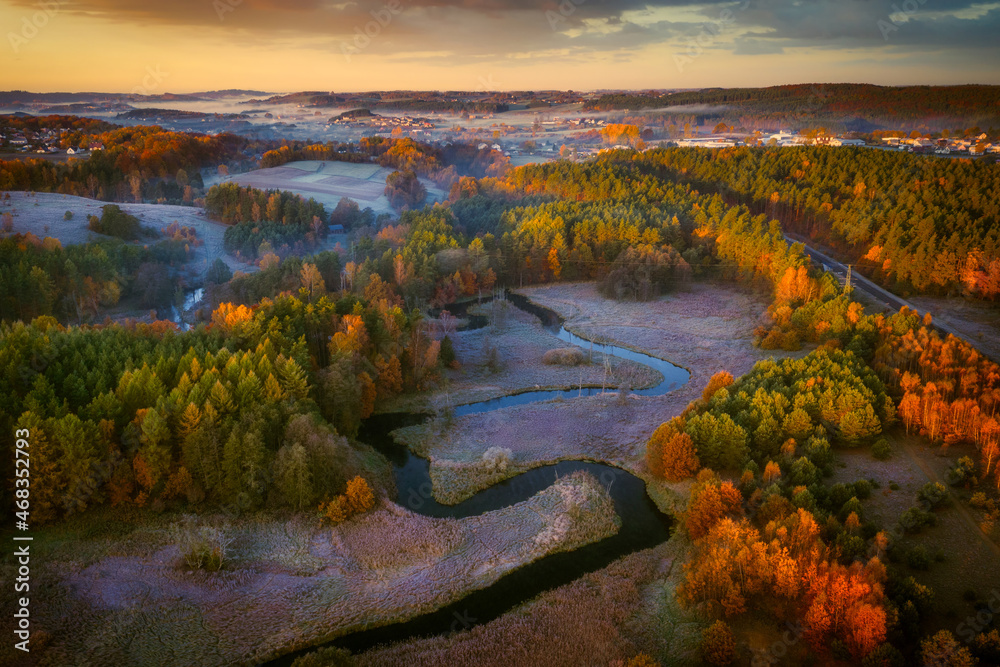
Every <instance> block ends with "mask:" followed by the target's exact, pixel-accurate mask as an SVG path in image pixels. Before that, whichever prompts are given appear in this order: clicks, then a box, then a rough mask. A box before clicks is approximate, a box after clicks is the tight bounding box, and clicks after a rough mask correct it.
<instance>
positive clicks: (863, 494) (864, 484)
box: [854, 479, 872, 500]
mask: <svg viewBox="0 0 1000 667" xmlns="http://www.w3.org/2000/svg"><path fill="white" fill-rule="evenodd" d="M871 495H872V483H871V482H869V481H868V480H867V479H859V480H858V481H856V482H855V483H854V496H855V497H856V498H860V499H861V500H868V498H870V497H871Z"/></svg>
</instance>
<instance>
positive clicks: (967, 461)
mask: <svg viewBox="0 0 1000 667" xmlns="http://www.w3.org/2000/svg"><path fill="white" fill-rule="evenodd" d="M975 475H976V462H975V461H973V460H972V459H971V458H969V457H968V456H963V457H962V458H960V459H959V460H958V461H956V462H955V465H953V466H952V467H951V468H949V469H948V473H947V475H946V477H947V479H948V483H949V484H951V485H952V486H958V485H959V484H963V483H964V482H966V481H970V480H972V479H973V478H974V477H975Z"/></svg>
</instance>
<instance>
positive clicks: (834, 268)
mask: <svg viewBox="0 0 1000 667" xmlns="http://www.w3.org/2000/svg"><path fill="white" fill-rule="evenodd" d="M785 240H786V241H788V243H802V244H803V247H804V248H805V252H806V254H807V255H809V257H810V259H812V261H813V263H814V264H816V265H817V266H821V267H823V268H824V269H826V270H827V271H829V272H830V273H832V274H833V275H835V276H837V278H838V279H839V280H840V282H841V283H844V282H846V280H847V265H845V264H841V263H840V262H838V261H837V260H835V259H833V258H832V257H830V256H829V255H825V254H823V253H821V252H820V251H819V250H816V249H815V248H810V247H809V246H807V245H805V243H804V242H803V241H802V240H800V239H796V238H792V237H791V236H789V235H787V234H785ZM851 284H852V285H853V286H854V289H856V290H860V291H862V292H864V293H865V294H867V295H868V296H870V297H872V298H873V299H875V301H876V302H878V303H881V304H884V305H885V306H886V308H888V309H889V310H892V311H893V312H898V311H899V309H900V308H902V307H903V306H906V307H907V308H910V309H912V310H920V309H919V308H917V307H916V306H914V305H913V304H912V303H910V302H909V301H907V300H905V299H903V298H901V297H899V296H896V295H895V294H893V293H892V292H889V291H887V290H885V289H882V288H881V287H879V286H878V285H876V284H875V283H873V282H872V281H870V280H868V279H867V278H865V277H864V276H863V275H861V274H860V273H858V272H857V271H852V272H851ZM931 320H932V322H933V323H932V325H931V326H933V327H934V328H935V329H937V330H938V331H939V332H940V333H942V334H951V335H952V336H954V337H955V338H959V339H961V340H964V341H965V342H966V343H968V344H969V345H971V346H972V347H974V348H976V349H977V350H979V352H980V353H981V354H984V355H986V353H985V352H983V350H980V349H979V346H978V345H976V343H975V341H972V340H969V339H968V338H967V337H965V336H963V335H962V334H960V333H959V332H958V331H957V330H955V329H954V328H952V327H951V326H949V325H947V324H944V323H942V322H936V321H934V314H933V313H931ZM986 356H989V355H986Z"/></svg>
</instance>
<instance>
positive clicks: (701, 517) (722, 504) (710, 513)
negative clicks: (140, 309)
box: [683, 468, 743, 539]
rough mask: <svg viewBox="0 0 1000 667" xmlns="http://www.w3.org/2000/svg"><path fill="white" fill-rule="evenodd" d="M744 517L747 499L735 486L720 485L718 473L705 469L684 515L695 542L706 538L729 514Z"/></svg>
mask: <svg viewBox="0 0 1000 667" xmlns="http://www.w3.org/2000/svg"><path fill="white" fill-rule="evenodd" d="M742 513H743V496H742V494H740V492H739V491H738V490H737V489H736V487H735V486H733V483H732V482H729V481H726V482H720V481H719V478H718V477H716V476H715V473H714V472H712V471H711V470H709V469H707V468H706V469H704V470H702V471H701V472H700V473H698V482H697V483H696V484H695V486H694V487H693V488H692V489H691V499H690V500H689V501H688V507H687V511H685V512H684V515H683V516H684V527H685V529H686V530H687V532H688V534H689V535H690V536H691V538H692V539H697V538H699V537H702V536H704V535H705V534H706V533H708V531H709V530H711V528H712V526H714V525H715V524H716V523H718V521H719V519H721V518H722V517H723V516H725V515H727V514H733V515H740V514H742Z"/></svg>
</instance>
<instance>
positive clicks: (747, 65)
mask: <svg viewBox="0 0 1000 667" xmlns="http://www.w3.org/2000/svg"><path fill="white" fill-rule="evenodd" d="M0 26H2V27H3V32H4V40H3V41H4V42H5V43H4V44H0V89H7V90H9V89H23V90H30V91H37V92H54V91H73V92H79V91H101V92H123V93H127V92H136V93H141V94H158V93H165V92H172V93H188V92H196V91H205V90H217V89H224V88H243V89H253V90H260V91H267V92H292V91H301V90H317V91H365V90H395V89H410V90H489V91H492V90H500V91H503V90H541V89H559V90H567V89H570V90H579V91H586V90H599V89H649V88H703V87H708V86H768V85H776V84H783V83H820V82H822V83H827V82H862V83H876V84H883V85H905V84H955V83H993V84H1000V67H998V64H1000V1H997V2H985V3H983V2H971V1H969V0H905V1H904V0H737V1H736V2H731V1H717V2H690V1H688V0H625V1H622V2H613V1H611V0H561V1H560V0H542V1H540V2H539V1H535V0H348V1H344V0H157V1H155V2H150V1H146V0H0Z"/></svg>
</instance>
